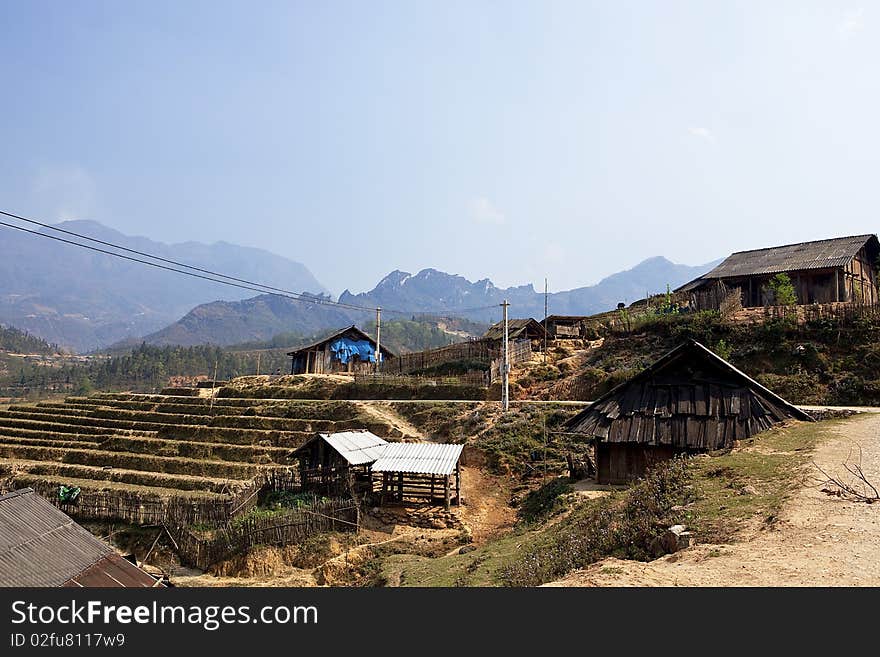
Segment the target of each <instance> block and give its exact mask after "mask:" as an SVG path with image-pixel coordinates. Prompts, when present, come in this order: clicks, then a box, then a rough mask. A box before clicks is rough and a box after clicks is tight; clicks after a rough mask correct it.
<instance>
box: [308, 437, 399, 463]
mask: <svg viewBox="0 0 880 657" xmlns="http://www.w3.org/2000/svg"><path fill="white" fill-rule="evenodd" d="M318 435H319V436H320V437H321V438H323V439H324V440H325V441H327V444H328V445H330V447H332V448H333V449H335V450H336V451H337V452H339V455H340V456H341V457H342V458H344V459H345V460H346V461H348V463H349V464H350V465H364V464H365V463H372V462H373V461H375V460H376V459H378V458H379V457H380V456H381V455H382V450H383V449H384V447H385V446H386V445H387V444H388V441H386V440H383V439H382V438H379V436H377V435H375V434H373V433H371V432H369V431H340V432H338V433H321V434H318Z"/></svg>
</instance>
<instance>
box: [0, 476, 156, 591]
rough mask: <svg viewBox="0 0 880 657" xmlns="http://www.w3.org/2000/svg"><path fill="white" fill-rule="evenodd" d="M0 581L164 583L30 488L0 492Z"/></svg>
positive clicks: (80, 584) (78, 584) (139, 585)
mask: <svg viewBox="0 0 880 657" xmlns="http://www.w3.org/2000/svg"><path fill="white" fill-rule="evenodd" d="M0 586H3V587H21V586H28V587H32V586H41V587H45V586H53V587H54V586H66V587H75V588H81V587H136V588H152V587H162V586H164V585H163V584H162V583H161V582H160V581H159V580H157V579H156V578H155V577H152V576H151V575H149V574H147V573H145V572H144V571H143V570H141V569H140V568H138V567H137V566H136V565H135V564H134V563H132V562H131V561H129V560H128V559H126V558H124V557H122V556H120V555H119V554H117V553H116V551H115V550H114V549H113V548H112V547H111V546H110V545H108V544H107V543H105V542H104V541H102V540H100V539H99V538H97V537H96V536H94V535H92V534H91V533H90V532H89V531H87V530H86V529H84V528H83V527H81V526H80V525H78V524H77V523H75V522H74V521H73V520H72V519H71V518H70V516H68V515H67V514H66V513H64V512H63V511H61V510H60V509H58V508H56V507H54V506H53V505H52V504H51V503H50V502H49V501H48V500H46V499H45V498H43V497H41V496H39V495H37V494H36V493H35V492H34V491H33V489H31V488H23V489H21V490H17V491H13V492H11V493H7V494H6V495H0Z"/></svg>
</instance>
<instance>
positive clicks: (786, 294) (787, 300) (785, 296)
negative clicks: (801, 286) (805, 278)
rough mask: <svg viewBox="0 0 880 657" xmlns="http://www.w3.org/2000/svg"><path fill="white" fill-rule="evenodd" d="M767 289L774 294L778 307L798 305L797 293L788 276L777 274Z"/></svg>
mask: <svg viewBox="0 0 880 657" xmlns="http://www.w3.org/2000/svg"><path fill="white" fill-rule="evenodd" d="M767 287H768V289H769V290H770V291H771V292H773V300H774V302H775V304H776V305H777V306H794V305H795V304H797V292H796V291H795V289H794V284H793V283H792V282H791V278H790V277H789V276H788V274H786V273H781V274H776V276H774V277H773V278H771V279H770V282H769V283H767Z"/></svg>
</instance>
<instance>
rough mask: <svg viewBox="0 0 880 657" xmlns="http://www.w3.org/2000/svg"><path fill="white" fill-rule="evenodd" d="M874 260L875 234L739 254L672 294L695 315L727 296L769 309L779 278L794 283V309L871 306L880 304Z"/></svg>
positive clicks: (877, 252) (878, 251)
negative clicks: (686, 300) (682, 297)
mask: <svg viewBox="0 0 880 657" xmlns="http://www.w3.org/2000/svg"><path fill="white" fill-rule="evenodd" d="M878 256H880V242H878V241H877V236H876V235H855V236H853V237H837V238H833V239H827V240H818V241H815V242H801V243H800V244H789V245H786V246H775V247H771V248H766V249H757V250H754V251H740V252H738V253H734V254H733V255H731V256H729V257H727V258H726V259H725V260H724V261H723V262H722V263H721V264H720V265H718V266H717V267H715V268H714V269H713V270H712V271H710V272H708V273H706V274H703V275H702V276H700V277H699V278H696V279H694V280H693V281H691V282H690V283H686V284H685V285H683V286H681V287H679V288H678V289H677V290H676V292H681V293H687V294H689V295H690V298H691V306H692V307H694V308H695V309H697V310H718V309H719V307H720V305H721V303H722V302H723V301H724V300H725V298H727V297H728V296H729V295H731V294H733V295H734V296H738V297H739V299H740V301H741V304H742V307H744V308H750V307H756V306H772V305H775V303H776V300H775V299H774V297H773V291H772V289H771V288H770V286H769V283H770V280H771V279H772V278H773V277H774V276H776V275H777V274H782V273H784V274H788V276H789V278H791V281H792V283H793V284H794V288H795V292H796V293H797V303H798V304H810V303H831V302H841V301H842V302H848V303H866V304H874V303H878V301H880V292H878V287H877V282H878V281H877V267H878Z"/></svg>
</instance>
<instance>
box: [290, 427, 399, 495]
mask: <svg viewBox="0 0 880 657" xmlns="http://www.w3.org/2000/svg"><path fill="white" fill-rule="evenodd" d="M387 445H388V441H386V440H385V439H383V438H380V437H379V436H377V435H376V434H374V433H372V432H370V431H367V430H365V429H352V430H348V431H339V432H335V433H316V434H315V435H314V436H312V437H311V438H309V439H308V440H307V441H306V442H305V443H303V444H302V445H301V446H300V447H298V448H297V449H296V450H294V451H293V452H291V453H290V455H289V456H288V458H289V459H294V460H297V461H298V462H299V473H300V481H301V483H302V486H303V489H304V490H318V491H321V492H328V493H346V492H348V491H347V488H348V487H350V485H352V484H356V485H357V486H358V487H359V488H364V487H366V486H370V485H371V483H372V478H371V476H370V465H371V464H372V463H373V462H374V461H375V460H376V459H378V458H379V456H380V455H381V454H382V450H383V449H384V447H385V446H387Z"/></svg>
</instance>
